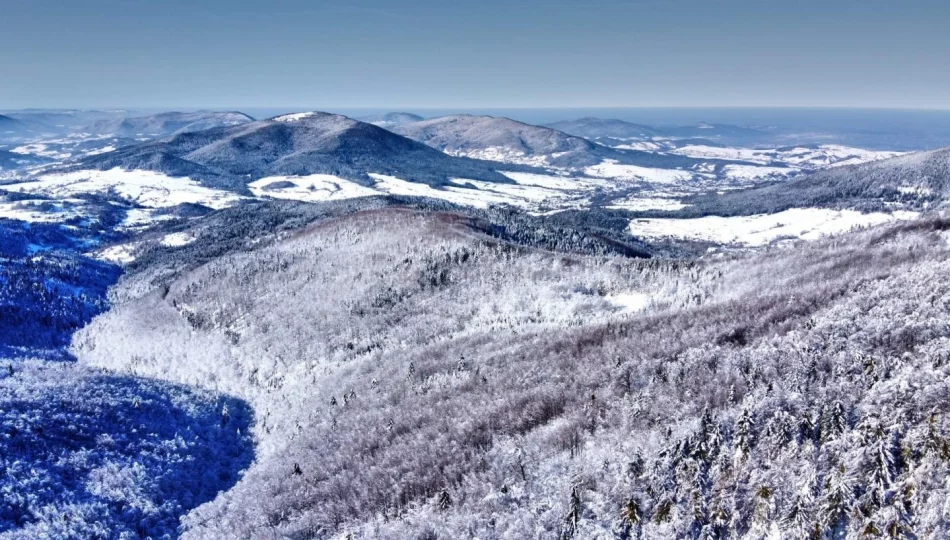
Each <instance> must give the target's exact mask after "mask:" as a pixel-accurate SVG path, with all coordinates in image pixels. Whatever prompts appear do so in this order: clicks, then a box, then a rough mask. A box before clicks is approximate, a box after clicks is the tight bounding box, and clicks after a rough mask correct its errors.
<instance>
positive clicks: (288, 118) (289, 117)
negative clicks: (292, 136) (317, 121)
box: [274, 111, 317, 122]
mask: <svg viewBox="0 0 950 540" xmlns="http://www.w3.org/2000/svg"><path fill="white" fill-rule="evenodd" d="M315 114H317V113H315V112H313V111H310V112H300V113H293V114H285V115H283V116H278V117H277V118H274V121H275V122H296V121H297V120H303V119H304V118H310V117H311V116H313V115H315Z"/></svg>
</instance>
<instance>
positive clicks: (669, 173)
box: [584, 159, 693, 184]
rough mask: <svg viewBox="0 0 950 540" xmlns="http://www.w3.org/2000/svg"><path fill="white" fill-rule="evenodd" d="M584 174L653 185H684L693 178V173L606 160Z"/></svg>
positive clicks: (588, 168) (587, 169) (586, 170)
mask: <svg viewBox="0 0 950 540" xmlns="http://www.w3.org/2000/svg"><path fill="white" fill-rule="evenodd" d="M584 173H585V174H588V175H590V176H595V177H598V178H612V179H615V180H629V181H641V182H649V183H652V184H682V183H687V182H689V181H690V180H691V179H692V178H693V173H691V172H689V171H681V170H676V169H656V168H650V167H639V166H637V165H622V164H620V163H617V161H616V160H612V159H605V160H604V162H603V163H600V164H599V165H593V166H591V167H587V168H586V169H584Z"/></svg>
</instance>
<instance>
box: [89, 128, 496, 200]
mask: <svg viewBox="0 0 950 540" xmlns="http://www.w3.org/2000/svg"><path fill="white" fill-rule="evenodd" d="M77 167H79V168H95V169H100V170H107V169H112V168H115V167H120V168H123V169H145V170H151V171H155V172H161V173H166V174H169V175H172V176H188V177H190V178H193V179H196V180H198V181H201V182H203V183H205V184H206V185H209V186H213V187H224V188H227V189H235V190H238V191H242V190H243V188H244V186H245V185H246V184H247V183H249V182H251V181H253V180H256V179H259V178H264V177H268V176H279V175H291V176H305V175H312V174H327V175H333V176H338V177H341V178H346V179H350V180H354V181H357V182H362V183H365V184H372V180H371V178H370V177H369V176H368V174H369V173H376V174H383V175H392V176H396V177H399V178H402V179H404V180H409V181H413V182H421V183H424V184H430V185H440V184H446V183H448V182H449V181H450V179H451V178H473V179H478V180H485V181H494V182H510V181H509V180H508V179H507V178H506V177H505V176H503V175H501V174H499V173H498V172H496V171H495V166H493V165H492V164H489V163H485V162H479V161H475V160H470V159H464V158H458V157H452V156H448V155H446V154H444V153H442V152H438V151H435V150H432V149H431V148H429V147H427V146H425V145H423V144H419V143H417V142H415V141H412V140H410V139H407V138H405V137H402V136H399V135H396V134H394V133H392V132H390V131H387V130H385V129H383V128H380V127H377V126H374V125H371V124H367V123H364V122H359V121H357V120H353V119H351V118H347V117H345V116H340V115H335V114H328V113H319V112H306V113H296V114H288V115H283V116H278V117H276V118H271V119H268V120H258V121H255V122H251V123H247V124H243V125H239V126H231V127H222V128H217V129H210V130H204V131H199V132H193V133H183V134H179V135H176V136H174V137H172V138H170V139H167V140H162V141H156V142H151V143H144V144H140V145H135V146H131V147H128V148H123V149H120V150H117V151H115V152H110V153H108V154H103V155H100V156H95V157H92V158H88V159H86V160H84V161H83V162H82V163H81V164H80V165H78V166H77Z"/></svg>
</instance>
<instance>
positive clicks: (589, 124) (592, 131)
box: [546, 116, 662, 139]
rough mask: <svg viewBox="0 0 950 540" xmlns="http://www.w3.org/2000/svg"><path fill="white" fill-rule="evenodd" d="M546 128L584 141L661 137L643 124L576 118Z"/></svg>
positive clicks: (655, 130) (659, 133)
mask: <svg viewBox="0 0 950 540" xmlns="http://www.w3.org/2000/svg"><path fill="white" fill-rule="evenodd" d="M546 126H547V127H549V128H552V129H556V130H558V131H563V132H564V133H569V134H571V135H576V136H578V137H584V138H585V139H598V138H601V137H610V138H614V139H630V138H637V139H645V138H649V137H655V136H658V135H661V134H662V132H661V131H660V130H659V129H657V128H654V127H650V126H645V125H643V124H634V123H631V122H624V121H623V120H611V119H602V118H594V117H591V116H588V117H586V118H578V119H577V120H562V121H560V122H554V123H552V124H546Z"/></svg>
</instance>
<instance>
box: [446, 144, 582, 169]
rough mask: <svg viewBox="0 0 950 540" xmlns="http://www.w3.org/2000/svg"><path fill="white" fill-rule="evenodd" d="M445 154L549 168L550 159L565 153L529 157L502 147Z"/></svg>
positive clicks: (518, 151)
mask: <svg viewBox="0 0 950 540" xmlns="http://www.w3.org/2000/svg"><path fill="white" fill-rule="evenodd" d="M446 153H447V154H449V155H451V156H456V157H467V158H472V159H483V160H486V161H497V162H500V163H513V164H518V165H530V166H532V167H550V166H551V163H550V160H551V159H552V158H554V159H556V158H558V157H560V156H563V155H564V154H566V153H567V152H555V153H553V154H533V155H529V154H526V153H524V152H522V151H520V150H512V149H510V148H505V147H503V146H489V147H487V148H480V149H477V150H456V151H446Z"/></svg>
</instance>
